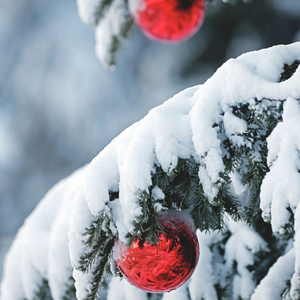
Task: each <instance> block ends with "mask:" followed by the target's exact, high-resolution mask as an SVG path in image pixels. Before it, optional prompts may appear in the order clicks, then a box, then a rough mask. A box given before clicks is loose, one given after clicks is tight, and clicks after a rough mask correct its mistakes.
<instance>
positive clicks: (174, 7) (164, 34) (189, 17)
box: [129, 0, 205, 42]
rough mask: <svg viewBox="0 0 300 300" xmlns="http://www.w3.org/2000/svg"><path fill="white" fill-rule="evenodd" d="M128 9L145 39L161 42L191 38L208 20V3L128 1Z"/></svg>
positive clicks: (163, 0)
mask: <svg viewBox="0 0 300 300" xmlns="http://www.w3.org/2000/svg"><path fill="white" fill-rule="evenodd" d="M129 8H130V11H131V14H132V18H133V20H134V22H135V23H136V24H137V25H138V26H139V27H140V28H141V29H142V31H143V32H144V33H145V35H146V36H147V37H149V38H150V39H154V40H157V41H161V42H181V41H183V40H185V39H187V38H189V37H191V36H192V35H193V34H194V33H196V31H197V30H198V29H199V28H200V26H201V25H202V23H203V20H204V16H205V0H129Z"/></svg>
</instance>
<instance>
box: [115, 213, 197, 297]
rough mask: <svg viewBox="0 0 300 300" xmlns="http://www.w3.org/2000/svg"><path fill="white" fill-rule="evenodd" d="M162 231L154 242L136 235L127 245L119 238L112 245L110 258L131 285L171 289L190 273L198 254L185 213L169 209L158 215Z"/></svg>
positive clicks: (151, 290)
mask: <svg viewBox="0 0 300 300" xmlns="http://www.w3.org/2000/svg"><path fill="white" fill-rule="evenodd" d="M160 222H161V224H162V226H163V230H164V231H165V233H162V234H160V236H159V242H158V245H157V246H155V245H152V244H149V243H147V242H144V243H143V244H142V243H141V241H140V240H139V239H136V240H135V241H134V243H133V244H132V245H131V246H130V247H127V246H125V245H123V244H122V243H121V242H120V241H117V242H116V244H115V246H114V254H113V257H114V260H115V262H116V265H117V267H118V269H119V270H120V272H121V273H122V274H123V276H124V277H125V278H126V279H127V281H128V282H129V283H131V284H132V285H134V286H136V287H138V288H140V289H142V290H144V291H147V292H151V293H163V292H169V291H172V290H174V289H176V288H178V287H179V286H181V285H182V284H183V283H185V282H186V281H187V280H188V279H189V278H190V276H191V275H192V273H193V271H194V269H195V267H196V265H197V262H198V257H199V244H198V240H197V236H196V233H195V229H194V225H193V223H192V221H191V219H190V217H189V215H187V214H186V213H182V212H175V211H170V212H168V213H166V214H164V215H163V216H161V217H160Z"/></svg>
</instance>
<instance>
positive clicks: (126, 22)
mask: <svg viewBox="0 0 300 300" xmlns="http://www.w3.org/2000/svg"><path fill="white" fill-rule="evenodd" d="M77 5H78V14H79V16H80V18H81V19H82V21H83V22H84V23H86V24H89V25H92V26H95V27H96V31H95V35H96V54H97V56H98V58H99V60H100V61H101V63H102V64H103V65H104V66H105V67H110V68H114V67H115V61H114V60H115V51H116V50H117V48H118V46H119V43H120V42H121V41H122V40H123V39H125V36H126V31H127V30H128V29H129V26H130V24H131V17H130V14H129V10H128V5H127V3H126V1H124V0H77Z"/></svg>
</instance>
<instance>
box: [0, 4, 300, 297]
mask: <svg viewBox="0 0 300 300" xmlns="http://www.w3.org/2000/svg"><path fill="white" fill-rule="evenodd" d="M115 1H116V0H115ZM81 2H82V3H81ZM114 3H116V2H113V3H111V2H109V3H106V2H100V3H99V1H96V0H95V1H85V2H84V1H79V9H80V10H79V11H80V14H81V16H82V17H83V19H86V20H92V21H89V22H91V23H94V24H98V23H99V18H100V17H103V20H102V21H101V22H100V23H99V28H98V27H97V30H99V32H101V30H103V29H101V28H100V27H101V26H102V25H103V26H104V24H105V28H110V30H111V34H106V35H105V34H104V35H105V39H106V41H108V42H107V43H103V44H102V45H101V46H99V47H101V51H100V50H99V51H100V52H101V53H102V54H101V55H100V58H101V59H102V60H103V61H104V63H106V64H107V65H112V64H114V61H115V60H114V59H115V49H117V48H118V46H116V45H114V46H112V44H111V42H110V41H112V40H114V41H118V42H117V44H118V43H119V42H120V41H121V40H122V39H123V38H124V37H126V36H127V34H124V31H123V30H122V28H123V27H122V26H124V24H126V28H128V27H127V25H128V22H129V23H131V22H132V21H131V20H130V18H129V17H128V13H127V7H126V5H125V4H124V3H121V4H120V5H117V4H115V6H113V5H114ZM116 7H118V9H117V11H115V9H116ZM120 7H121V8H122V9H121V8H120ZM99 8H100V10H99ZM103 9H104V10H103ZM104 12H105V13H104ZM118 13H119V14H120V15H118ZM94 16H97V19H93V17H94ZM124 20H125V21H126V22H125V21H124ZM120 21H121V22H120ZM123 21H124V22H123ZM111 22H112V23H111ZM110 23H111V25H109V24H110ZM101 24H102V25H101ZM118 26H120V27H118ZM114 29H116V31H113V30H114ZM126 32H127V31H126ZM100 36H101V34H100ZM112 37H113V39H111V38H112ZM99 45H100V44H99ZM99 51H98V52H99ZM107 57H109V59H106V58H107ZM299 63H300V43H294V44H290V45H285V46H284V45H280V46H276V47H272V48H269V49H264V50H260V51H256V52H250V53H246V54H244V55H241V56H240V57H238V58H237V59H230V60H228V61H227V62H226V63H225V64H224V65H223V66H221V67H220V68H219V69H218V70H217V71H216V73H215V74H214V75H213V76H212V77H211V78H210V79H209V80H207V81H206V82H205V83H204V84H203V85H198V86H195V87H191V88H188V89H186V90H184V91H182V92H181V93H179V94H177V95H175V96H174V97H173V98H171V99H169V100H168V101H166V102H165V103H164V104H162V105H160V106H158V107H156V108H154V109H152V110H151V111H150V112H149V113H148V115H147V116H146V117H145V118H143V119H142V120H141V121H139V122H137V123H135V124H133V125H132V126H130V127H129V128H127V129H126V130H125V131H124V132H123V133H121V134H120V135H119V136H118V137H117V138H115V139H114V140H113V141H112V142H111V143H110V144H109V145H108V146H107V147H106V148H104V149H103V150H102V151H101V152H100V153H99V154H98V155H97V156H96V157H95V158H94V159H93V160H92V162H91V163H90V164H88V165H86V166H84V167H83V168H81V169H79V170H78V171H76V172H75V173H74V174H72V175H71V176H69V177H68V178H66V179H64V180H63V181H61V182H59V183H58V184H56V185H55V186H54V187H53V188H52V189H51V190H50V191H49V192H48V193H47V194H46V195H45V197H44V198H43V199H42V201H41V202H40V204H39V205H38V206H37V208H36V209H35V211H34V212H33V213H32V214H31V215H30V217H29V218H28V219H27V220H26V222H25V224H24V226H23V227H22V228H21V229H20V231H19V233H18V235H17V237H16V239H15V241H14V243H13V245H12V247H11V249H10V251H9V253H8V255H7V258H6V263H5V272H4V278H3V281H2V283H1V299H2V300H19V299H20V300H24V299H26V300H32V299H38V300H40V299H49V300H50V299H55V300H61V299H69V300H72V299H80V300H81V299H82V300H83V299H89V300H90V299H95V298H96V297H97V293H98V292H99V291H101V290H106V291H107V295H106V297H107V299H108V300H119V299H120V300H122V299H124V300H127V299H147V300H148V299H152V300H153V299H163V300H167V299H178V300H185V299H192V300H198V299H205V300H214V299H237V300H239V299H252V300H255V299H272V300H273V299H274V300H275V299H293V300H296V299H299V298H300V288H299V287H300V283H299V278H300V277H299V273H300V262H299V257H300V253H299V250H298V248H299V246H298V243H300V241H299V232H298V231H299V220H300V215H299V214H300V208H298V203H299V200H298V199H300V197H299V196H300V185H299V182H300V175H299V169H300V161H299V159H300V157H299V151H300V136H299V128H300V124H299V122H300V104H299V99H300V85H299V79H300V69H299V68H298V66H299ZM170 210H175V211H180V212H185V213H186V214H188V215H189V217H190V218H191V220H193V224H194V227H195V229H196V230H197V237H198V240H199V245H200V256H199V262H198V264H197V267H196V269H195V271H194V273H193V275H192V277H191V278H190V280H189V281H187V282H186V283H185V284H184V285H182V286H181V287H179V288H178V289H176V290H174V291H171V292H170V293H164V294H151V293H147V292H144V291H142V290H139V289H136V288H135V287H133V286H131V285H129V284H128V283H127V282H126V280H120V278H118V277H117V276H116V275H119V276H120V272H119V271H118V269H117V268H116V267H115V266H114V256H113V251H114V250H113V248H114V245H115V243H116V240H119V241H121V242H122V243H124V244H127V245H130V244H131V243H132V241H134V240H135V239H136V238H139V239H141V240H143V241H145V242H149V243H150V244H151V243H152V244H155V243H156V242H157V238H158V236H159V234H160V233H161V232H162V231H163V228H162V227H161V226H160V225H161V224H160V222H159V218H160V216H161V215H163V214H164V213H166V212H167V211H170ZM298 215H299V216H298Z"/></svg>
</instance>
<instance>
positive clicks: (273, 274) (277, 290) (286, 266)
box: [251, 249, 295, 300]
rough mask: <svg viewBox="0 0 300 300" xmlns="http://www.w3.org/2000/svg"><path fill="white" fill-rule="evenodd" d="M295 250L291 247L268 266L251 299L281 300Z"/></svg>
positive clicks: (292, 264)
mask: <svg viewBox="0 0 300 300" xmlns="http://www.w3.org/2000/svg"><path fill="white" fill-rule="evenodd" d="M294 260H295V251H294V249H291V250H290V251H289V252H288V253H287V254H285V255H284V256H281V257H280V258H279V259H278V260H277V261H276V263H275V264H274V265H273V266H272V267H271V268H270V270H269V272H268V274H267V276H266V277H265V278H264V279H263V280H262V281H261V282H260V284H259V285H258V287H257V288H256V290H255V292H254V294H253V295H252V297H251V300H269V299H272V300H281V299H282V298H281V293H282V291H283V290H284V288H285V287H286V282H288V281H289V280H290V278H291V276H292V273H293V267H294Z"/></svg>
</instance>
